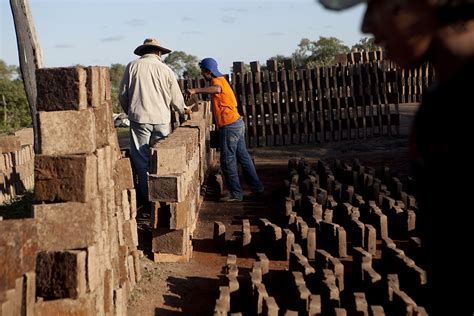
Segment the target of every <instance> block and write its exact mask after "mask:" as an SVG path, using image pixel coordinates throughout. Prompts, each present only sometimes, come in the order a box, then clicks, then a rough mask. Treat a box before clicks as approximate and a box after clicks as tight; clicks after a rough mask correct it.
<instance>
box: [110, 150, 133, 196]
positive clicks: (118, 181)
mask: <svg viewBox="0 0 474 316" xmlns="http://www.w3.org/2000/svg"><path fill="white" fill-rule="evenodd" d="M114 188H115V190H116V191H118V192H120V194H121V192H122V191H123V190H127V189H133V188H134V185H133V174H132V165H131V163H130V159H129V158H121V159H119V160H117V162H116V163H115V166H114ZM120 198H122V195H120Z"/></svg>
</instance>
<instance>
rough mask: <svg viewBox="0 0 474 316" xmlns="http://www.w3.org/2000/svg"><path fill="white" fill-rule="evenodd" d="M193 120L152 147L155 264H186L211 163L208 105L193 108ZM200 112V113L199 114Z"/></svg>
mask: <svg viewBox="0 0 474 316" xmlns="http://www.w3.org/2000/svg"><path fill="white" fill-rule="evenodd" d="M193 110H194V111H195V112H193V113H192V116H191V119H190V120H187V121H186V122H184V123H183V124H182V125H181V126H180V127H179V128H177V129H176V130H175V131H174V132H173V133H171V134H170V135H169V136H168V137H166V138H164V139H162V140H160V141H159V142H158V143H157V144H155V145H154V146H153V147H152V151H151V163H150V175H149V177H148V189H149V200H150V201H151V204H152V207H151V208H152V214H151V219H152V220H151V225H152V245H151V248H152V251H153V253H154V260H155V261H156V262H187V261H188V260H189V259H190V258H191V256H192V245H191V238H192V234H193V231H194V229H195V226H196V220H197V213H198V210H199V207H200V203H201V185H202V184H203V182H204V179H205V177H206V172H207V169H208V167H209V165H210V163H211V159H212V158H211V156H210V155H209V152H210V145H209V118H210V104H209V102H200V104H199V106H198V107H197V109H196V107H194V109H193ZM196 110H197V111H196Z"/></svg>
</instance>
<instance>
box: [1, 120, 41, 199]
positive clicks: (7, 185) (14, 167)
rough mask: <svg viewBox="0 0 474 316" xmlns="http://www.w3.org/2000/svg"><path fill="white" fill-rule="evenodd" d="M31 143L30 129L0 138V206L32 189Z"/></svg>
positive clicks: (32, 163) (31, 131)
mask: <svg viewBox="0 0 474 316" xmlns="http://www.w3.org/2000/svg"><path fill="white" fill-rule="evenodd" d="M33 142H34V137H33V129H32V128H26V129H22V130H19V131H16V132H14V133H13V134H12V135H7V136H1V137H0V204H2V203H5V202H8V201H10V200H11V199H13V198H14V197H16V196H18V195H21V194H22V193H23V192H24V191H25V190H32V189H33V185H34V176H33V171H34V156H35V155H34V150H33Z"/></svg>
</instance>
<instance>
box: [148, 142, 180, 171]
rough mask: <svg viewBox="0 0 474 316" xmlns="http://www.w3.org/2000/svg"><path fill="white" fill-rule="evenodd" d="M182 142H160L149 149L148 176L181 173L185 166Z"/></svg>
mask: <svg viewBox="0 0 474 316" xmlns="http://www.w3.org/2000/svg"><path fill="white" fill-rule="evenodd" d="M185 151H186V144H185V143H184V142H178V143H177V142H171V141H161V142H158V143H157V144H156V145H155V146H153V148H152V149H151V155H150V174H157V175H161V174H168V173H176V172H182V171H183V169H184V167H185V166H186V156H185V155H184V152H185Z"/></svg>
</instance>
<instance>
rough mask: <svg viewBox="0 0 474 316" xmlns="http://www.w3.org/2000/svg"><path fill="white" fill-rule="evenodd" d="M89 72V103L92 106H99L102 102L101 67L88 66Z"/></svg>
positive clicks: (87, 70)
mask: <svg viewBox="0 0 474 316" xmlns="http://www.w3.org/2000/svg"><path fill="white" fill-rule="evenodd" d="M86 72H87V82H86V86H87V103H88V104H89V106H90V107H94V108H96V107H99V106H100V104H101V99H100V97H101V95H100V93H101V91H100V88H101V86H100V83H101V82H100V79H101V78H100V67H96V66H91V67H87V68H86Z"/></svg>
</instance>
